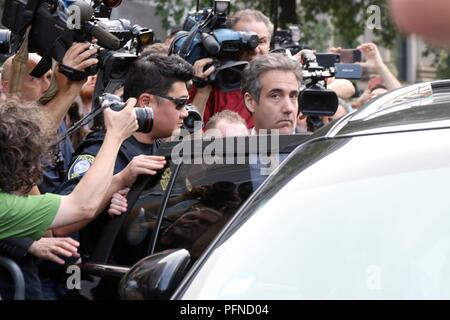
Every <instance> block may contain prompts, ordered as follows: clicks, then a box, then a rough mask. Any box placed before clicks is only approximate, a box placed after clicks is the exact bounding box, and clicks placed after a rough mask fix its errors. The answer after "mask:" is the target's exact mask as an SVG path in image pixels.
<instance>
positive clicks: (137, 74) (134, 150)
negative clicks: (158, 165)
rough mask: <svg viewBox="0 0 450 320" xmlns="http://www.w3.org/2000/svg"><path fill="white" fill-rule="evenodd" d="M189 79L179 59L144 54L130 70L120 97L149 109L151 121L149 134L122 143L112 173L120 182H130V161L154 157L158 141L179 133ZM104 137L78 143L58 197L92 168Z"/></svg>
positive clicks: (100, 134) (187, 66) (96, 135)
mask: <svg viewBox="0 0 450 320" xmlns="http://www.w3.org/2000/svg"><path fill="white" fill-rule="evenodd" d="M192 76H193V70H192V67H191V65H190V64H189V63H187V62H186V61H184V60H183V59H181V58H179V57H178V56H166V55H161V54H151V55H146V56H143V57H141V58H140V59H138V60H136V61H135V62H134V63H133V65H132V66H131V67H130V71H129V73H128V77H127V79H126V81H125V86H124V89H123V90H124V92H123V98H124V100H126V99H128V98H130V97H133V98H136V99H137V101H138V102H137V105H136V107H150V108H151V109H152V110H153V117H154V121H153V128H152V130H151V131H150V132H149V133H142V132H136V133H134V134H133V135H132V136H131V137H130V138H129V139H127V140H126V141H125V142H124V143H123V144H122V147H121V149H120V153H119V155H118V158H117V161H116V165H115V173H119V172H121V174H122V175H121V177H120V178H121V179H123V180H127V181H131V180H133V178H134V177H131V178H130V175H132V172H133V170H132V167H133V161H134V162H138V160H137V158H136V157H138V156H140V155H147V156H149V155H152V154H154V153H155V150H156V147H157V144H158V140H159V139H163V138H168V137H171V136H172V135H176V134H178V131H179V130H180V128H181V127H182V125H183V120H184V119H185V118H186V117H187V116H188V112H187V109H186V108H185V105H186V103H187V101H188V98H189V96H188V90H187V82H188V81H189V80H191V79H192ZM103 137H104V132H103V131H101V130H97V131H94V132H92V133H90V134H89V135H88V136H87V137H86V139H85V141H83V142H82V143H81V145H80V146H79V148H78V150H77V151H76V152H75V155H74V157H73V159H72V162H71V164H70V166H69V170H68V173H67V181H65V182H64V183H63V185H62V186H61V187H60V188H59V193H60V194H68V193H70V192H71V191H72V190H73V189H74V187H75V186H76V184H77V183H78V182H79V181H80V179H81V177H82V176H83V175H84V174H85V172H86V171H87V170H88V169H89V167H90V166H91V165H92V163H93V161H94V159H95V156H96V154H97V152H98V150H99V148H100V146H101V143H102V141H103ZM138 159H140V160H141V162H144V161H142V160H143V159H148V160H149V161H151V159H153V161H155V162H158V161H160V157H153V158H145V157H140V158H138ZM124 169H125V172H123V171H124ZM133 181H134V180H133Z"/></svg>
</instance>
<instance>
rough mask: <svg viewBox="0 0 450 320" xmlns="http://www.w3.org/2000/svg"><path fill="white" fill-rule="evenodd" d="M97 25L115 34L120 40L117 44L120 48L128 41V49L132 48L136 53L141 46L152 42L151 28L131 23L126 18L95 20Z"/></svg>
mask: <svg viewBox="0 0 450 320" xmlns="http://www.w3.org/2000/svg"><path fill="white" fill-rule="evenodd" d="M97 25H98V26H100V27H102V28H103V29H105V30H107V31H108V32H109V33H111V34H112V35H114V36H116V37H117V38H118V39H119V41H120V45H119V46H120V47H121V48H123V47H125V46H126V45H127V44H128V43H130V46H129V48H128V50H129V51H132V50H133V49H134V50H135V51H136V54H138V53H139V52H140V51H141V48H142V47H145V46H147V45H150V44H152V43H153V38H154V34H153V30H151V29H149V28H144V27H141V26H139V25H137V24H135V25H132V24H131V22H130V21H129V20H127V19H116V20H107V19H100V20H98V21H97ZM133 40H135V41H133Z"/></svg>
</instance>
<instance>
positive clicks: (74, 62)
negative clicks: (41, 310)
mask: <svg viewBox="0 0 450 320" xmlns="http://www.w3.org/2000/svg"><path fill="white" fill-rule="evenodd" d="M88 46H89V45H88V44H74V45H73V46H72V47H71V48H70V49H69V50H68V52H67V53H66V55H65V57H64V63H65V64H67V65H70V66H72V67H75V68H80V67H81V68H82V67H86V66H90V65H93V64H95V63H96V59H91V58H90V55H91V54H92V53H93V52H95V50H91V51H87V52H84V50H85V49H86V48H87V47H88ZM13 59H14V56H12V57H10V58H8V59H7V60H6V61H5V63H4V65H3V70H2V88H3V89H4V91H5V92H8V89H10V88H9V85H10V80H11V79H12V76H13V74H12V73H13V68H12V61H13ZM40 60H41V57H40V56H39V55H37V54H34V53H32V54H29V55H28V61H27V64H26V67H27V74H26V76H25V77H24V78H23V79H22V82H21V86H20V89H21V90H20V95H21V98H22V100H24V101H30V102H31V101H37V100H39V99H40V98H41V97H42V96H43V95H44V94H45V93H46V91H47V90H48V88H49V85H50V78H51V75H52V71H48V72H47V73H46V74H44V75H43V76H42V77H40V78H37V77H34V76H32V75H31V74H30V73H31V71H32V70H33V69H34V68H35V67H36V65H37V64H38V63H39V62H40ZM55 72H56V74H55V75H56V80H57V85H58V92H57V93H56V95H55V97H54V98H53V100H51V101H50V102H48V103H47V105H45V106H40V109H41V111H42V113H43V115H45V116H46V117H47V120H48V123H49V128H54V127H55V123H57V122H59V123H61V124H60V126H59V129H58V134H63V133H64V132H65V131H66V127H65V124H64V122H63V121H61V120H62V118H63V117H64V114H65V112H66V111H67V109H68V107H69V106H70V104H71V103H72V101H73V99H74V98H75V97H76V96H77V95H78V93H79V91H80V89H81V86H82V85H83V82H84V81H79V82H75V81H70V80H69V79H68V78H67V77H66V76H64V75H62V74H60V73H59V71H55ZM30 112H32V110H30ZM53 134H54V135H55V134H56V131H53ZM72 152H73V149H72V146H71V144H70V141H69V140H65V141H64V142H62V143H60V144H59V145H57V146H56V147H55V148H54V149H53V148H52V150H51V152H49V153H47V154H46V158H47V159H48V160H46V161H45V163H46V165H45V168H44V170H43V180H42V181H41V182H40V184H39V189H40V190H39V191H40V192H39V191H38V190H37V188H36V192H34V193H35V194H39V193H47V192H54V190H55V189H56V188H57V187H58V186H59V184H60V183H62V181H63V179H64V174H63V173H62V172H63V171H64V170H67V168H68V164H69V161H70V159H71V157H72ZM49 155H50V156H49ZM54 159H56V160H54ZM77 247H78V242H77V241H75V240H73V239H70V238H52V237H49V238H42V239H40V240H37V241H34V240H33V239H32V238H29V237H15V238H11V239H5V240H1V241H0V253H1V254H6V255H8V256H10V257H11V258H12V259H14V260H15V261H16V262H17V263H18V265H19V267H20V268H21V270H22V272H23V274H24V277H25V280H26V282H27V283H28V284H30V285H28V286H27V287H26V292H25V294H26V298H27V299H41V298H42V295H41V290H40V283H39V278H38V277H37V270H36V266H35V264H34V259H33V257H36V258H39V259H44V260H51V261H54V262H56V263H63V262H64V261H63V260H62V259H61V257H66V258H67V257H70V256H77V253H76V252H77ZM9 280H10V279H3V278H2V279H1V281H0V282H1V283H2V286H1V291H2V293H3V296H4V297H6V298H7V297H10V296H12V292H13V291H14V288H13V285H12V283H10V281H9Z"/></svg>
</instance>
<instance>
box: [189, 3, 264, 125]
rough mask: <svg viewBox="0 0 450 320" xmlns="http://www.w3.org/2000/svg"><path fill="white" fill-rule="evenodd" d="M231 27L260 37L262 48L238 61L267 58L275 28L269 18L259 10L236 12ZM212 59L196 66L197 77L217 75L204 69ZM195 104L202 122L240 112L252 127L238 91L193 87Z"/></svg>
mask: <svg viewBox="0 0 450 320" xmlns="http://www.w3.org/2000/svg"><path fill="white" fill-rule="evenodd" d="M230 21H231V28H232V29H233V30H234V31H245V32H254V33H256V34H257V35H258V37H259V41H260V43H259V45H258V46H257V47H256V48H255V49H253V50H246V51H242V52H241V53H240V57H239V60H243V61H251V60H253V59H254V58H255V57H257V56H260V55H266V54H268V53H269V50H270V41H271V37H272V34H273V25H272V23H271V22H270V20H269V18H268V17H266V16H265V15H264V14H263V13H262V12H260V11H257V10H251V9H246V10H241V11H238V12H236V13H235V15H234V16H233V17H231V19H230ZM212 62H213V60H212V59H211V58H205V59H200V60H198V61H196V62H195V63H194V70H195V76H196V77H198V78H200V79H206V78H208V76H209V75H211V74H212V73H213V72H214V67H209V68H206V69H205V67H206V66H207V65H209V64H211V63H212ZM191 96H192V97H193V99H192V104H193V105H195V106H196V107H197V108H198V110H199V112H200V113H201V114H202V115H203V121H204V122H205V123H207V122H208V120H209V118H210V117H211V116H212V115H213V114H215V113H217V112H220V111H222V110H231V111H235V112H237V113H238V114H239V115H240V116H241V117H242V118H244V120H245V121H246V123H247V127H248V128H252V127H253V118H252V115H251V112H250V111H249V110H248V109H247V108H246V107H245V104H244V99H243V96H242V93H241V91H240V90H239V89H237V90H233V91H230V92H223V91H221V90H219V89H218V88H213V87H212V86H211V85H206V86H203V87H201V88H200V87H197V88H194V90H193V91H192V92H191Z"/></svg>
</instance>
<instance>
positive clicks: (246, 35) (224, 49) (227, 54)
mask: <svg viewBox="0 0 450 320" xmlns="http://www.w3.org/2000/svg"><path fill="white" fill-rule="evenodd" d="M229 6H230V0H215V1H214V8H212V9H204V10H202V11H198V12H194V13H190V14H189V15H188V17H187V18H186V20H185V22H184V24H183V31H180V32H179V33H178V34H177V36H176V37H175V39H174V40H173V42H172V44H171V48H170V53H172V54H174V53H176V54H179V55H180V56H181V57H182V58H183V59H185V60H186V61H188V62H189V63H191V64H194V62H195V61H197V60H199V59H202V58H207V57H212V58H214V63H213V65H214V67H215V72H214V73H213V74H212V75H211V76H210V77H209V78H208V80H206V81H199V80H198V79H194V83H195V84H196V86H197V87H202V86H204V85H207V84H212V85H214V86H217V87H218V88H219V89H220V90H222V91H224V92H228V91H232V90H236V89H239V88H240V80H241V72H242V70H244V68H245V67H246V66H247V64H248V62H246V61H239V54H240V52H242V51H245V50H253V49H255V48H256V47H257V46H258V45H259V37H258V35H257V34H256V33H252V32H238V31H233V30H231V29H230V28H229V26H228V24H227V22H228V21H227V15H228V13H229ZM196 81H197V82H196Z"/></svg>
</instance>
